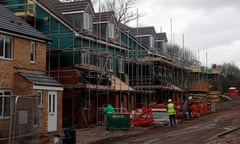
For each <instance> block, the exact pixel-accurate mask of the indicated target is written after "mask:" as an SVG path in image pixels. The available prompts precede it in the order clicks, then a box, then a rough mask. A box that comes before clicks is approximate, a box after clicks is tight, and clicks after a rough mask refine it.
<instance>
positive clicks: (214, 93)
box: [208, 91, 220, 99]
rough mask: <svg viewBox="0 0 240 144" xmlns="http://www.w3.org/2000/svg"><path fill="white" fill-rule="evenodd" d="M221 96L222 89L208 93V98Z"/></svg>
mask: <svg viewBox="0 0 240 144" xmlns="http://www.w3.org/2000/svg"><path fill="white" fill-rule="evenodd" d="M219 96H220V91H210V92H209V93H208V99H218V98H219Z"/></svg>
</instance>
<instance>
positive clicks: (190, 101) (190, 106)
mask: <svg viewBox="0 0 240 144" xmlns="http://www.w3.org/2000/svg"><path fill="white" fill-rule="evenodd" d="M192 105H193V101H192V97H191V96H190V97H188V117H189V119H192Z"/></svg>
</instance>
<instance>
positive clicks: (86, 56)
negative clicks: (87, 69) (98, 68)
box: [81, 52, 89, 64]
mask: <svg viewBox="0 0 240 144" xmlns="http://www.w3.org/2000/svg"><path fill="white" fill-rule="evenodd" d="M88 63H89V54H88V53H87V52H82V53H81V64H88Z"/></svg>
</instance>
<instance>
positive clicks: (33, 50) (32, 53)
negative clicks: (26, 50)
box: [30, 41, 36, 64]
mask: <svg viewBox="0 0 240 144" xmlns="http://www.w3.org/2000/svg"><path fill="white" fill-rule="evenodd" d="M35 62H36V42H34V41H31V43H30V63H32V64H34V63H35Z"/></svg>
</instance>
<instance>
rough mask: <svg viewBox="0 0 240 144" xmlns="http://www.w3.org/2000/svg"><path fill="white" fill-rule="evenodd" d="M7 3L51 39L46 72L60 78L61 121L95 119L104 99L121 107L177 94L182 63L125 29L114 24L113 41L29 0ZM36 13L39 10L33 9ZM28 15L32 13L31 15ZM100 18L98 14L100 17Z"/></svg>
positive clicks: (182, 78) (80, 122) (73, 123)
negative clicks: (114, 36) (166, 55)
mask: <svg viewBox="0 0 240 144" xmlns="http://www.w3.org/2000/svg"><path fill="white" fill-rule="evenodd" d="M8 2H9V4H8V6H7V7H8V8H10V9H11V10H13V11H14V12H17V13H18V14H19V12H21V11H24V12H25V13H21V14H22V15H20V14H19V16H21V17H24V18H25V20H26V21H27V22H29V23H30V24H32V25H33V26H34V27H36V28H37V29H38V30H40V31H41V32H43V33H44V34H46V35H47V36H48V37H50V38H51V39H53V43H51V44H49V45H48V56H47V59H48V74H49V75H51V76H52V77H54V78H55V79H56V80H58V81H60V82H61V83H63V84H64V88H65V90H64V94H63V95H64V96H63V99H64V100H63V102H64V104H63V127H89V126H90V125H93V124H97V123H98V121H99V113H100V110H102V108H103V107H104V106H105V105H106V104H108V103H114V104H115V106H116V107H118V108H120V109H123V108H126V109H135V108H137V107H138V106H139V105H138V104H141V105H142V104H144V105H145V106H148V105H150V104H151V103H152V102H157V103H159V102H165V101H166V100H167V99H168V98H170V97H171V98H174V99H178V98H179V95H182V93H183V92H184V83H186V81H185V79H186V78H187V75H186V72H187V70H186V69H185V67H184V66H181V65H178V64H176V63H175V62H174V61H172V60H171V59H167V58H164V56H161V55H160V54H156V55H155V54H153V53H152V54H148V51H152V50H149V49H148V48H146V46H144V45H143V44H142V43H141V42H140V41H137V40H136V39H135V38H134V37H133V36H131V34H130V33H129V31H124V30H118V31H117V32H118V33H119V35H120V36H119V39H117V40H116V41H113V40H111V39H108V38H107V37H106V36H105V37H104V36H102V35H101V30H100V29H98V28H99V27H101V23H100V26H97V30H96V31H97V33H96V34H95V33H94V32H92V33H91V34H89V33H88V32H84V31H77V29H80V28H79V27H78V26H77V25H76V24H75V23H74V21H71V22H69V23H67V24H69V27H71V30H69V29H68V28H67V27H64V26H65V25H63V24H61V22H62V21H60V20H59V19H60V18H58V19H55V17H53V16H52V13H47V12H43V10H42V9H41V7H37V6H36V5H34V8H35V9H34V15H32V14H29V13H28V12H27V11H29V6H28V5H29V3H27V2H28V1H26V0H24V1H19V3H17V4H16V3H11V2H16V1H14V0H12V1H11V0H10V1H8ZM37 14H39V15H37ZM29 18H31V19H29ZM100 20H101V17H100Z"/></svg>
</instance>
